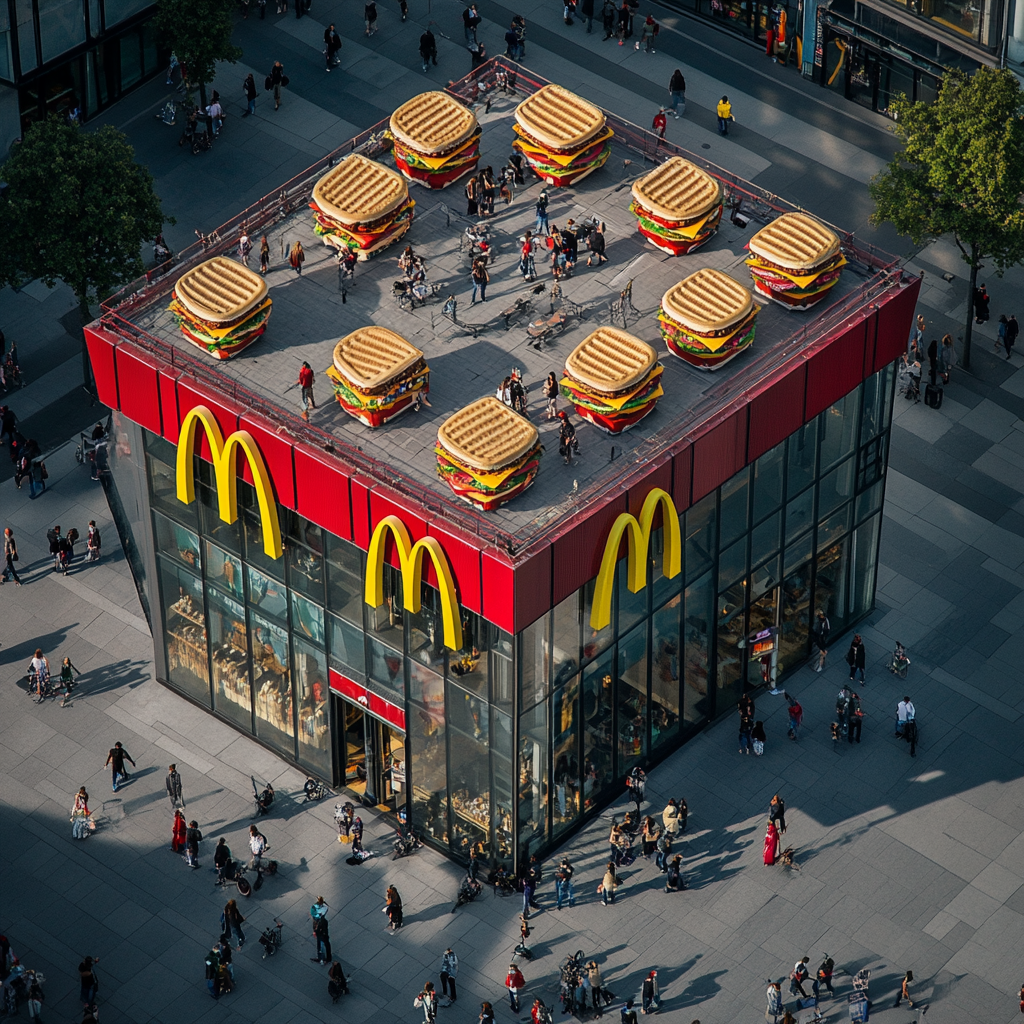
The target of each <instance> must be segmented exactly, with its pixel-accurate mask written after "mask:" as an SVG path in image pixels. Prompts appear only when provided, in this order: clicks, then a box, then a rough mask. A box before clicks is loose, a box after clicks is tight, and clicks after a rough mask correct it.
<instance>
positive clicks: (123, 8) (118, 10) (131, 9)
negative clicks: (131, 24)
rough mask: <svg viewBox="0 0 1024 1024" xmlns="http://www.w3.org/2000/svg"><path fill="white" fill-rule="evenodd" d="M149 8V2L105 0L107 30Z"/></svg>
mask: <svg viewBox="0 0 1024 1024" xmlns="http://www.w3.org/2000/svg"><path fill="white" fill-rule="evenodd" d="M148 6H149V3H148V0H104V11H105V13H106V16H107V28H110V27H111V26H112V25H116V24H117V23H118V22H121V21H124V20H125V19H126V18H130V17H131V16H132V15H133V14H138V13H139V12H140V11H144V10H145V9H146V8H147V7H148Z"/></svg>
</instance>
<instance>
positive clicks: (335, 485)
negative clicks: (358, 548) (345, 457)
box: [253, 434, 366, 549]
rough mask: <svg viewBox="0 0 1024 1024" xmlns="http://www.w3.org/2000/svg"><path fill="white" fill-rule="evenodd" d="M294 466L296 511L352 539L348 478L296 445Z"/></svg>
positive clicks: (330, 530)
mask: <svg viewBox="0 0 1024 1024" xmlns="http://www.w3.org/2000/svg"><path fill="white" fill-rule="evenodd" d="M253 436H254V437H255V436H256V435H255V434H254V435H253ZM257 440H259V439H258V438H257ZM264 457H266V456H265V455H264ZM294 467H295V505H294V508H295V510H296V511H297V512H298V513H299V515H300V516H304V517H305V518H306V519H309V520H311V521H312V522H314V523H316V524H317V526H319V527H322V528H323V529H325V530H327V531H328V532H329V533H333V534H335V535H336V536H338V537H341V538H342V539H343V540H352V519H351V514H350V500H349V480H348V477H347V476H346V475H345V473H344V471H343V469H342V468H341V466H340V465H339V464H338V463H337V462H336V461H328V460H327V459H326V458H324V459H321V458H318V457H317V456H316V455H315V454H313V453H312V452H310V451H307V450H306V449H303V448H298V447H297V448H295V449H294ZM362 547H363V548H364V549H365V548H366V545H365V544H363V545H362Z"/></svg>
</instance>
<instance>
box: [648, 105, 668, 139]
mask: <svg viewBox="0 0 1024 1024" xmlns="http://www.w3.org/2000/svg"><path fill="white" fill-rule="evenodd" d="M651 127H652V128H653V129H654V130H655V131H656V132H657V133H658V145H659V146H660V145H661V144H662V142H663V140H664V138H665V129H666V128H667V127H668V118H667V117H665V108H664V107H659V108H658V112H657V113H656V114H655V115H654V123H653V124H652V125H651Z"/></svg>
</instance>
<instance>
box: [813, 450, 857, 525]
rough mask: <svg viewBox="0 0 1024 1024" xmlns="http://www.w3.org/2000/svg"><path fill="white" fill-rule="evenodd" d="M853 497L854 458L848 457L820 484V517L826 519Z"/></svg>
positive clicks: (826, 475) (824, 477)
mask: <svg viewBox="0 0 1024 1024" xmlns="http://www.w3.org/2000/svg"><path fill="white" fill-rule="evenodd" d="M852 497H853V459H847V460H846V461H845V462H844V463H843V464H842V465H841V466H837V467H836V468H835V469H834V470H832V472H831V473H826V474H825V476H823V477H822V478H821V483H820V484H818V517H819V518H820V519H824V518H825V517H826V516H827V515H829V514H830V513H832V512H834V511H835V510H836V509H837V508H839V506H840V505H842V503H843V502H844V501H849V499H850V498H852Z"/></svg>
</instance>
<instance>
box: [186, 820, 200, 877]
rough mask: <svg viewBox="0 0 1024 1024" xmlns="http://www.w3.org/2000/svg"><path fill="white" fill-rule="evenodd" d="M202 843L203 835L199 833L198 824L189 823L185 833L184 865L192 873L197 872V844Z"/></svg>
mask: <svg viewBox="0 0 1024 1024" xmlns="http://www.w3.org/2000/svg"><path fill="white" fill-rule="evenodd" d="M202 841H203V833H202V832H200V831H199V822H198V821H194V820H193V821H190V822H189V823H188V829H187V830H186V831H185V863H186V864H187V865H188V866H189V867H190V868H192V870H193V871H198V870H199V844H200V843H201V842H202Z"/></svg>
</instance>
